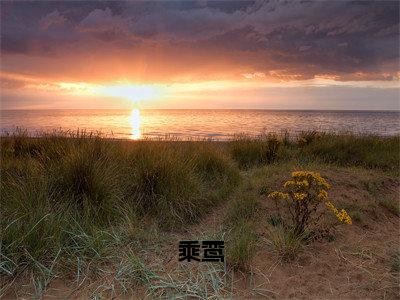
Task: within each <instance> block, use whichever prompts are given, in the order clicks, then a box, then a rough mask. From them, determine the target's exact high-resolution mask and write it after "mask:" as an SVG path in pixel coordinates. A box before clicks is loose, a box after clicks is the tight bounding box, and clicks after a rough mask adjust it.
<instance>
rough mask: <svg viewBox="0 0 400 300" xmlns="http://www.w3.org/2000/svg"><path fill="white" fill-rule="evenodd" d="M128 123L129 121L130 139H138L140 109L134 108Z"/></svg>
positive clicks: (139, 135)
mask: <svg viewBox="0 0 400 300" xmlns="http://www.w3.org/2000/svg"><path fill="white" fill-rule="evenodd" d="M130 123H131V136H130V138H131V139H132V140H137V139H140V137H141V134H140V110H139V109H137V108H135V109H133V110H132V112H131V117H130Z"/></svg>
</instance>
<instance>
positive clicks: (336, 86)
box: [0, 1, 400, 110]
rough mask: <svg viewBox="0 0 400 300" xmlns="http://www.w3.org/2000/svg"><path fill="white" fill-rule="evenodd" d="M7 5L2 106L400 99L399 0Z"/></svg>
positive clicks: (271, 105)
mask: <svg viewBox="0 0 400 300" xmlns="http://www.w3.org/2000/svg"><path fill="white" fill-rule="evenodd" d="M0 5H1V7H0V8H1V11H0V13H1V21H0V27H1V28H0V29H1V31H0V34H1V44H0V50H1V64H0V79H1V81H0V82H1V90H0V95H1V108H2V109H64V108H131V107H141V108H260V109H262V108H266V109H350V110H364V109H365V110H367V109H371V110H399V109H400V103H399V88H400V85H399V75H400V67H399V5H400V4H399V2H398V1H157V2H153V1H111V2H109V1H49V2H47V1H36V2H33V1H32V2H31V1H1V3H0Z"/></svg>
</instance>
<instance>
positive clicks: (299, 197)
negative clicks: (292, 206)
mask: <svg viewBox="0 0 400 300" xmlns="http://www.w3.org/2000/svg"><path fill="white" fill-rule="evenodd" d="M293 195H294V199H296V200H297V201H301V200H303V199H304V198H305V197H306V196H307V194H305V193H294V194H293Z"/></svg>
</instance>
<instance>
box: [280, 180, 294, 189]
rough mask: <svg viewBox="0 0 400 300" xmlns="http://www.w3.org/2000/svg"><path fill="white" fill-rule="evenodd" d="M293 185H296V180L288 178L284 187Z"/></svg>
mask: <svg viewBox="0 0 400 300" xmlns="http://www.w3.org/2000/svg"><path fill="white" fill-rule="evenodd" d="M291 185H295V182H294V181H293V180H288V181H286V182H285V184H284V185H283V187H285V188H286V187H289V186H291Z"/></svg>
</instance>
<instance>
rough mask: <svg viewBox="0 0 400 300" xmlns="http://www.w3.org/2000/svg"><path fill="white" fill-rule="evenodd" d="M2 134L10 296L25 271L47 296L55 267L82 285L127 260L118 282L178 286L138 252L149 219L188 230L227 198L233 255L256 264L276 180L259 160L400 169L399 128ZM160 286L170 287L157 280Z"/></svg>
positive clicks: (293, 244)
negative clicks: (376, 132) (262, 207)
mask: <svg viewBox="0 0 400 300" xmlns="http://www.w3.org/2000/svg"><path fill="white" fill-rule="evenodd" d="M0 142H1V153H0V156H1V158H0V162H1V182H0V192H1V200H0V201H1V203H0V204H1V218H0V225H1V229H2V230H1V232H0V256H1V262H0V272H1V277H2V278H4V279H5V280H4V282H5V283H6V284H4V285H3V286H2V287H1V289H2V290H1V291H0V296H1V295H2V294H3V293H5V291H6V290H7V289H8V288H9V287H10V286H11V285H12V284H13V282H14V280H15V279H16V278H21V277H23V278H33V279H32V282H31V284H32V286H34V287H35V291H36V293H37V294H38V295H39V296H40V295H41V293H43V292H44V291H45V290H46V287H47V286H48V285H49V284H50V283H51V282H52V280H53V279H54V278H56V277H59V278H73V279H72V280H73V281H75V282H76V284H77V285H78V286H79V285H81V284H83V282H84V281H86V280H89V279H87V278H98V277H101V276H106V275H104V274H105V273H104V270H106V269H107V268H108V269H109V268H112V269H114V270H117V271H116V272H117V273H115V274H114V273H113V275H112V276H113V278H114V279H113V280H112V281H111V282H112V286H107V288H104V291H107V292H109V291H110V290H111V291H112V293H114V292H115V291H114V289H119V290H120V291H123V292H128V291H132V290H134V288H133V287H132V282H133V283H134V284H138V285H139V284H141V285H143V284H147V285H148V286H150V283H149V282H150V281H152V282H153V281H157V280H161V281H162V283H163V284H164V285H168V284H169V283H168V284H167V283H166V281H165V280H164V279H160V278H159V277H158V275H156V274H155V273H154V272H153V271H152V270H150V269H149V268H147V267H146V266H145V263H144V262H143V261H142V260H141V259H140V258H139V257H138V255H137V253H139V251H140V249H141V247H142V244H141V243H144V240H143V239H142V238H141V237H140V234H142V233H143V228H155V227H156V228H158V229H157V231H158V232H161V233H160V234H161V235H164V234H167V233H168V232H182V230H185V229H187V228H188V226H190V225H191V224H196V223H198V222H199V221H200V220H201V219H202V218H203V217H205V216H206V215H207V214H208V213H211V212H213V210H215V208H216V207H218V206H219V205H220V204H222V203H223V202H224V201H228V200H229V202H228V204H227V209H226V211H225V214H224V221H223V223H224V228H225V230H226V232H227V237H226V242H227V245H228V246H227V254H226V255H227V260H228V266H229V267H232V268H233V269H239V270H246V269H248V268H249V265H250V264H251V259H252V255H253V253H254V249H255V245H256V244H257V241H259V240H260V239H259V237H258V236H257V233H256V227H257V226H256V225H257V224H256V223H255V222H254V218H255V216H256V214H257V211H258V210H259V203H258V199H259V197H260V196H261V197H264V196H265V194H267V193H268V191H269V190H270V187H269V186H268V185H265V184H264V183H262V182H259V181H258V179H257V176H253V175H252V174H253V173H254V170H256V172H258V171H257V170H259V169H258V168H263V170H266V172H269V173H270V175H268V176H270V178H273V177H274V176H275V175H276V174H277V173H276V171H277V170H279V169H282V170H281V171H282V173H283V172H284V173H286V172H287V170H286V169H287V168H289V165H291V164H292V165H293V164H296V163H299V162H310V161H320V162H323V163H328V164H333V165H338V166H355V167H363V168H369V169H376V170H380V171H383V172H389V173H390V174H397V172H398V171H397V168H398V164H399V161H400V158H399V144H400V140H399V137H388V138H382V137H377V136H356V135H349V134H344V135H339V134H335V135H334V134H323V133H308V134H306V133H305V134H303V135H302V136H300V137H299V138H298V139H296V138H290V137H289V136H288V134H285V135H284V136H278V135H265V136H260V137H259V138H258V139H254V138H253V139H252V138H249V137H245V136H238V137H237V138H236V139H234V140H232V141H227V142H210V141H174V142H171V141H154V140H144V141H135V142H130V141H116V140H108V139H103V138H100V137H99V136H98V135H95V134H89V133H84V132H78V133H57V134H44V135H42V136H38V137H28V136H27V135H26V134H24V133H23V132H19V133H17V134H15V135H9V136H4V137H2V138H1V141H0ZM288 161H290V163H288ZM268 170H269V171H268ZM263 172H264V171H263ZM249 178H250V179H249ZM253 187H256V189H255V190H254V189H253V190H252V192H249V190H250V189H252V188H253ZM371 188H373V187H371ZM380 205H382V206H384V207H386V208H387V209H388V210H390V211H391V212H392V213H393V214H396V215H398V207H397V206H396V205H395V204H394V203H391V202H389V201H388V200H385V199H382V201H381V202H380ZM278 223H279V222H278ZM274 225H277V224H274ZM278 225H279V224H278ZM154 226H155V227H154ZM271 228H272V227H271ZM272 231H273V233H272V234H271V235H270V237H271V238H270V239H269V241H270V243H271V245H272V246H273V248H274V249H275V250H276V251H277V252H279V253H281V254H282V255H283V256H285V257H286V256H288V257H292V256H293V255H292V254H293V253H292V252H297V251H299V249H301V245H300V243H298V241H296V240H294V239H292V238H291V237H290V236H289V235H287V234H286V233H284V232H282V231H279V226H278V227H276V226H275V227H274V228H273V230H272ZM148 232H150V229H149V230H148ZM148 235H149V236H147V237H146V238H147V239H150V240H151V239H155V238H156V236H155V235H151V234H150V233H149V234H148ZM150 235H151V236H150ZM128 254H129V255H128ZM110 265H111V267H110ZM107 276H111V275H107ZM163 280H164V281H163ZM108 282H109V280H108ZM160 286H163V285H160ZM165 288H167V287H165ZM149 289H153V291H156V292H157V293H160V289H159V288H157V287H156V286H153V287H152V288H150V287H149ZM177 289H178V288H177ZM182 289H184V288H183V287H180V288H179V289H178V290H179V293H180V294H181V292H182ZM185 289H186V287H185ZM196 293H197V292H196Z"/></svg>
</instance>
